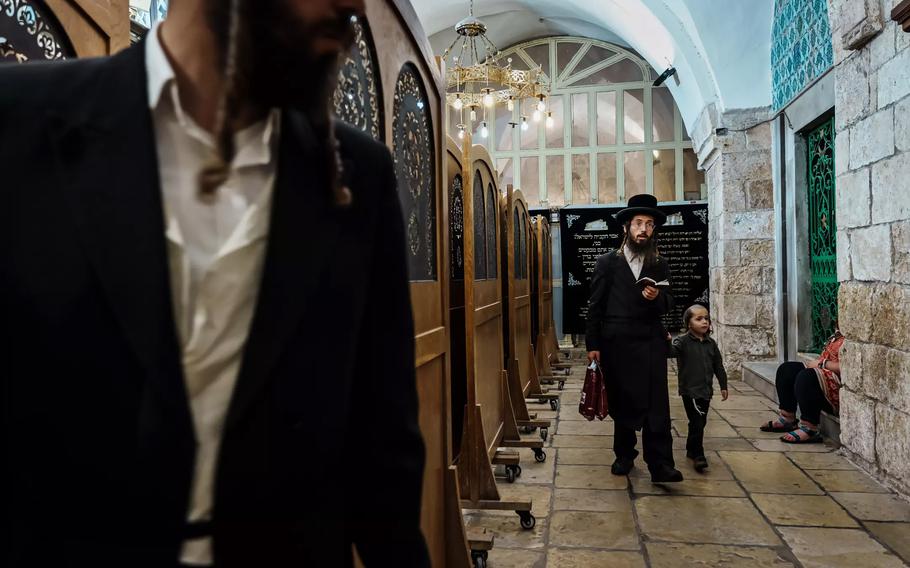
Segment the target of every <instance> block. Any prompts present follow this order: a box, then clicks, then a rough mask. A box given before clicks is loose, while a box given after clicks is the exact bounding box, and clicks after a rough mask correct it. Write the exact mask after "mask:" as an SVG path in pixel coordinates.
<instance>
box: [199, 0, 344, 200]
mask: <svg viewBox="0 0 910 568" xmlns="http://www.w3.org/2000/svg"><path fill="white" fill-rule="evenodd" d="M219 6H220V8H219ZM254 9H256V7H255V6H253V4H252V2H251V0H229V4H228V6H227V9H226V10H225V9H224V8H223V5H218V4H213V5H211V6H210V8H209V14H208V16H209V22H210V23H211V24H212V26H213V27H214V29H215V34H216V35H217V36H219V37H220V38H221V40H222V41H221V44H222V49H223V51H222V52H221V53H219V61H220V63H221V65H222V74H223V76H224V86H223V89H222V92H221V93H220V96H219V100H218V109H217V113H216V117H215V132H214V134H215V144H216V149H217V152H216V155H215V156H213V158H212V160H211V161H210V162H209V163H208V164H206V166H205V167H204V168H203V169H202V171H201V172H200V174H199V195H200V197H201V198H203V199H212V198H213V197H214V195H215V193H216V192H217V191H218V188H220V187H221V186H222V185H223V184H224V183H225V182H226V181H227V178H228V176H229V175H230V165H231V162H232V161H233V160H234V155H235V152H236V148H235V147H234V122H235V120H236V118H237V114H238V113H239V112H240V110H241V108H242V106H243V101H245V100H248V99H249V88H248V87H247V88H246V89H245V88H244V85H245V84H246V83H248V82H249V80H250V78H249V77H246V76H244V73H245V72H248V71H249V70H248V69H244V68H243V65H241V53H244V52H246V53H249V52H251V50H252V46H251V43H252V41H253V38H252V37H251V36H250V31H249V29H246V28H244V27H243V24H242V22H243V20H244V18H246V19H249V15H250V14H249V12H250V11H251V10H254ZM330 78H331V79H334V70H333V73H332V75H331V76H330ZM334 85H335V83H334V82H333V81H326V82H325V84H323V85H317V86H316V87H317V88H318V87H321V89H320V91H321V92H319V93H317V97H316V100H317V101H322V104H318V103H317V104H315V105H313V106H312V107H311V108H306V109H302V110H303V111H304V114H305V115H306V116H307V118H308V119H309V121H310V124H311V126H312V128H313V130H314V132H315V133H316V136H317V138H318V139H319V140H321V141H322V145H321V147H320V148H319V151H320V152H321V155H320V156H319V159H318V160H317V163H320V164H324V165H325V166H324V167H325V168H326V170H325V172H324V175H325V178H326V181H327V182H328V186H329V190H330V192H331V199H332V201H333V202H334V203H335V205H337V206H341V207H344V206H347V205H350V203H351V191H350V189H348V188H347V187H346V186H345V185H344V184H343V182H342V178H343V175H344V172H343V163H342V160H341V151H340V147H339V144H338V140H337V139H336V138H335V128H334V123H333V120H332V114H331V110H330V107H329V98H330V97H329V95H330V94H331V91H332V89H334ZM323 95H324V96H323Z"/></svg>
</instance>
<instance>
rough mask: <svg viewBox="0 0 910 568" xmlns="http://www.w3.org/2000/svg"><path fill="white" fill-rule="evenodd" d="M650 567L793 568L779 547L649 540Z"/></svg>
mask: <svg viewBox="0 0 910 568" xmlns="http://www.w3.org/2000/svg"><path fill="white" fill-rule="evenodd" d="M646 546H647V549H648V557H649V558H650V559H651V568H680V567H681V566H698V567H699V568H715V567H716V568H756V567H760V568H792V567H793V566H794V564H793V563H792V562H790V561H789V560H787V559H786V558H784V557H783V556H782V555H781V553H780V552H779V551H778V550H775V549H772V548H762V547H757V546H722V545H716V544H681V543H661V542H649V543H648V544H647V545H646Z"/></svg>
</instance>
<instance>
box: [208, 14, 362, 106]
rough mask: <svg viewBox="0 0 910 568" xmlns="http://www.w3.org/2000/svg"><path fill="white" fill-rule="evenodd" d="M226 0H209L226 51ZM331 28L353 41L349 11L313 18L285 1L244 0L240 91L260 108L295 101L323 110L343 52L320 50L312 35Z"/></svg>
mask: <svg viewBox="0 0 910 568" xmlns="http://www.w3.org/2000/svg"><path fill="white" fill-rule="evenodd" d="M227 5H228V3H227V2H222V1H220V0H215V1H214V2H211V3H210V16H211V17H210V20H211V23H212V25H213V27H214V29H215V30H216V36H217V37H218V39H219V42H220V43H221V46H222V53H227V49H226V47H227V42H228V39H229V38H228V34H227V29H228V19H229V14H228V13H227V12H228V8H227V7H226V6H227ZM326 33H328V34H332V35H334V36H337V37H344V38H346V39H348V40H349V42H350V41H352V36H351V35H352V31H351V24H350V19H349V17H348V16H346V15H345V16H343V17H340V18H339V19H338V20H329V21H322V22H318V23H316V24H308V23H306V22H301V21H300V19H299V18H296V17H295V16H294V15H293V14H292V13H291V11H290V9H289V8H288V7H287V2H286V1H282V0H270V1H266V2H258V1H256V2H254V1H251V0H243V1H241V8H240V29H239V34H238V37H237V75H236V81H235V84H234V94H235V97H236V98H237V99H238V100H240V101H242V102H244V103H247V104H251V105H252V106H254V107H255V108H258V109H260V110H266V109H270V108H287V107H292V108H296V109H298V110H302V111H304V112H305V113H307V114H314V113H315V114H321V113H324V112H325V108H326V105H327V104H328V100H329V97H330V95H331V93H332V91H333V89H334V88H335V82H336V77H337V67H338V55H339V54H337V53H330V54H327V55H320V54H317V53H316V52H315V50H314V48H313V38H314V37H315V36H316V35H317V34H326Z"/></svg>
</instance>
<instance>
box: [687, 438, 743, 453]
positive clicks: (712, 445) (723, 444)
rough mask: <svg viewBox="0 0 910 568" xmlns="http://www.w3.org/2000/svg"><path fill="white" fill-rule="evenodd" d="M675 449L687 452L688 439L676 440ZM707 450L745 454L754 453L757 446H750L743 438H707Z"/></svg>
mask: <svg viewBox="0 0 910 568" xmlns="http://www.w3.org/2000/svg"><path fill="white" fill-rule="evenodd" d="M673 449H674V450H685V449H686V439H685V438H674V439H673ZM705 450H716V451H717V450H732V451H744V452H754V451H755V446H753V445H752V444H750V443H749V442H748V440H743V439H742V438H705Z"/></svg>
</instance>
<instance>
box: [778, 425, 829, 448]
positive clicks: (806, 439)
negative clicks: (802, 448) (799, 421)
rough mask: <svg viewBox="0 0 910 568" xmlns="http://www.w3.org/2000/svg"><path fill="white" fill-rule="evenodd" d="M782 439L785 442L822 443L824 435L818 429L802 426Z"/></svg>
mask: <svg viewBox="0 0 910 568" xmlns="http://www.w3.org/2000/svg"><path fill="white" fill-rule="evenodd" d="M780 441H781V442H783V443H785V444H820V443H822V435H821V434H819V433H818V431H817V430H812V429H810V428H807V427H805V426H800V427H799V428H797V429H796V430H793V431H792V432H787V433H786V434H784V435H783V436H781V437H780Z"/></svg>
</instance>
